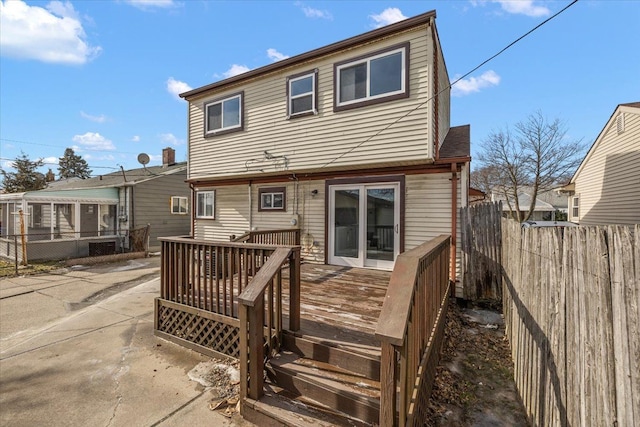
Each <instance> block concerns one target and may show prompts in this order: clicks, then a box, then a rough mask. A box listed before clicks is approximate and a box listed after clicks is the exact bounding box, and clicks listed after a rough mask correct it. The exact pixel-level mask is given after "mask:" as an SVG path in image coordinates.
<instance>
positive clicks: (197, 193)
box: [196, 190, 216, 219]
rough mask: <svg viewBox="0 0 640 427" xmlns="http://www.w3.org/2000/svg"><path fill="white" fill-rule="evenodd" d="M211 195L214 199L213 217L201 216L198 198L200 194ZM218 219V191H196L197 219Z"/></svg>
mask: <svg viewBox="0 0 640 427" xmlns="http://www.w3.org/2000/svg"><path fill="white" fill-rule="evenodd" d="M207 193H211V194H212V195H213V197H212V200H213V201H212V204H211V205H212V206H211V215H210V216H209V215H200V214H199V212H200V198H199V197H198V196H199V195H200V194H207ZM215 217H216V191H215V190H207V191H196V218H199V219H215Z"/></svg>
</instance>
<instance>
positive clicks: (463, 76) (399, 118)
mask: <svg viewBox="0 0 640 427" xmlns="http://www.w3.org/2000/svg"><path fill="white" fill-rule="evenodd" d="M577 2H578V0H573V1H572V2H571V3H569V4H568V5H566V6H565V7H563V8H562V9H561V10H559V11H558V12H556V13H554V14H553V15H551V16H550V17H549V18H547V19H545V20H544V21H542V22H541V23H539V24H538V25H536V26H535V27H533V28H532V29H530V30H529V31H527V32H526V33H524V34H523V35H521V36H520V37H518V38H517V39H515V40H514V41H512V42H511V43H509V44H508V45H507V46H505V47H504V48H503V49H502V50H500V51H499V52H498V53H496V54H495V55H493V56H491V57H490V58H488V59H486V60H484V61H482V62H481V63H480V65H478V66H476V67H474V68H473V69H472V70H471V71H468V72H466V73H465V74H464V75H462V76H460V77H458V78H457V79H456V80H455V81H454V82H453V83H451V84H449V85H448V86H447V87H445V88H443V89H442V90H440V91H439V92H437V93H436V94H435V95H433V96H431V97H430V98H428V99H426V100H425V101H424V102H421V103H420V104H418V105H417V106H416V107H414V108H413V109H411V110H409V111H408V112H407V113H405V114H403V115H402V116H400V117H398V118H397V119H396V120H394V121H393V122H391V123H389V124H388V125H387V126H385V127H384V128H382V129H380V130H379V131H378V132H376V133H374V134H373V135H371V136H370V137H368V138H367V139H365V140H364V141H362V142H360V143H359V144H357V145H356V146H354V147H352V148H350V149H348V150H347V151H345V152H344V153H342V154H340V155H339V156H337V157H335V158H334V159H332V160H330V161H328V162H327V163H325V164H324V165H322V166H321V168H325V167H327V166H329V165H330V164H331V163H333V162H335V161H336V160H339V159H341V158H342V157H344V156H346V155H347V154H349V153H351V152H353V151H354V150H356V149H358V148H360V147H362V146H363V145H364V144H366V143H367V142H369V141H371V140H372V139H373V138H375V137H376V136H378V135H380V134H381V133H382V132H384V131H385V130H387V129H389V128H390V127H391V126H393V125H395V124H396V123H398V122H399V121H400V120H402V119H404V118H405V117H407V116H409V115H410V114H412V113H413V112H414V111H416V110H417V109H419V108H421V107H422V106H424V105H425V104H426V103H428V102H429V101H431V100H432V99H433V98H435V97H436V96H438V95H440V94H441V93H443V92H444V91H446V90H449V89H451V88H452V87H453V85H455V84H456V83H458V82H459V81H460V80H462V79H464V78H465V77H467V76H468V75H470V74H471V73H473V72H475V71H477V70H478V69H480V68H481V67H483V66H484V65H486V64H487V63H488V62H490V61H492V60H493V59H495V58H497V57H498V56H500V55H501V54H502V53H504V52H505V51H506V50H507V49H509V48H510V47H511V46H513V45H514V44H516V43H518V42H519V41H520V40H522V39H524V38H525V37H527V36H528V35H529V34H531V33H533V32H534V31H536V30H537V29H538V28H540V27H542V26H543V25H544V24H546V23H547V22H549V21H551V20H552V19H553V18H555V17H556V16H558V15H560V14H561V13H563V12H564V11H565V10H567V9H569V8H570V7H571V6H573V5H574V4H576V3H577Z"/></svg>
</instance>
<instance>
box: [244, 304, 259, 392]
mask: <svg viewBox="0 0 640 427" xmlns="http://www.w3.org/2000/svg"><path fill="white" fill-rule="evenodd" d="M245 307H246V306H245ZM246 309H247V310H248V311H249V316H248V317H249V345H248V347H247V348H246V350H245V351H242V353H246V352H247V351H248V352H249V397H250V398H251V399H254V400H258V399H260V397H262V389H263V386H264V373H263V372H264V342H263V340H264V333H263V330H264V329H263V328H264V294H262V295H260V297H259V298H257V299H256V303H255V305H254V306H253V307H251V308H248V307H246Z"/></svg>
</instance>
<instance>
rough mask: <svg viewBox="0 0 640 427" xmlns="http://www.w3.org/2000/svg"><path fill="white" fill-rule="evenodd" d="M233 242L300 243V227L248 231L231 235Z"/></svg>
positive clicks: (288, 244) (296, 244)
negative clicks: (239, 234) (238, 234)
mask: <svg viewBox="0 0 640 427" xmlns="http://www.w3.org/2000/svg"><path fill="white" fill-rule="evenodd" d="M230 240H231V241H232V242H246V243H257V244H263V245H285V246H299V245H300V229H299V228H288V229H282V230H256V231H248V232H246V233H244V234H243V235H241V236H237V237H236V236H231V239H230Z"/></svg>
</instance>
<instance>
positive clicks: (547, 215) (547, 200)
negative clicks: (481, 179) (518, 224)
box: [491, 186, 568, 221]
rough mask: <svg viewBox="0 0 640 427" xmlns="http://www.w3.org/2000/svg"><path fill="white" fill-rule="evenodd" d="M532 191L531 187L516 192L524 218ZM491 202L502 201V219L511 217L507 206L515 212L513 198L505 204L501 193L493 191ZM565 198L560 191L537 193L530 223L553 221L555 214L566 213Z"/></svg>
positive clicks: (555, 218) (521, 214)
mask: <svg viewBox="0 0 640 427" xmlns="http://www.w3.org/2000/svg"><path fill="white" fill-rule="evenodd" d="M532 193H533V191H532V190H531V187H526V186H525V187H522V191H520V192H518V206H519V207H520V216H521V217H524V215H526V214H527V212H528V211H529V206H530V204H531V197H532V196H531V194H532ZM491 201H494V202H497V201H502V212H503V216H504V217H508V216H510V215H511V213H510V212H511V210H510V209H509V204H510V205H511V209H512V210H515V208H516V203H515V199H514V198H513V197H510V198H509V203H507V202H506V198H505V196H504V194H503V193H502V192H497V191H494V192H492V193H491ZM567 210H568V209H567V197H566V195H564V194H563V193H562V191H561V190H560V189H552V190H548V191H541V192H538V195H537V197H536V203H535V205H534V208H533V212H532V213H531V217H530V218H529V219H530V220H531V221H555V220H557V219H558V218H557V217H556V212H558V211H559V212H562V213H565V214H566V213H567Z"/></svg>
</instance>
